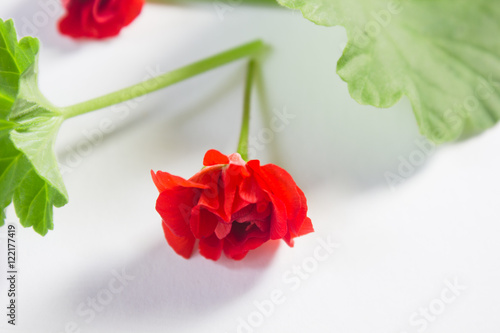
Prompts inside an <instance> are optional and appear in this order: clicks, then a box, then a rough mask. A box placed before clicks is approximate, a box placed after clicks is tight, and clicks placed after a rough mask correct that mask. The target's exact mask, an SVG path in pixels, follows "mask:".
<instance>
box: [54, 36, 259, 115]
mask: <svg viewBox="0 0 500 333" xmlns="http://www.w3.org/2000/svg"><path fill="white" fill-rule="evenodd" d="M263 47H264V43H263V42H262V41H260V40H256V41H253V42H250V43H247V44H244V45H241V46H239V47H236V48H234V49H231V50H228V51H225V52H222V53H219V54H217V55H215V56H212V57H209V58H207V59H204V60H201V61H198V62H195V63H193V64H191V65H187V66H185V67H182V68H179V69H176V70H173V71H171V72H169V73H165V74H163V75H160V76H157V77H155V78H152V79H149V80H146V81H144V82H141V83H139V84H136V85H133V86H130V87H128V88H124V89H121V90H118V91H116V92H113V93H110V94H107V95H104V96H101V97H97V98H95V99H92V100H90V101H86V102H83V103H79V104H76V105H72V106H68V107H64V108H61V111H62V112H63V116H64V118H65V119H68V118H72V117H76V116H78V115H81V114H84V113H88V112H91V111H95V110H99V109H102V108H105V107H108V106H112V105H115V104H118V103H122V102H125V101H128V100H130V99H134V98H137V97H140V96H142V95H146V94H149V93H151V92H154V91H156V90H159V89H161V88H165V87H168V86H170V85H172V84H174V83H177V82H180V81H183V80H186V79H188V78H191V77H193V76H196V75H198V74H201V73H204V72H207V71H209V70H211V69H214V68H217V67H220V66H223V65H226V64H228V63H230V62H233V61H235V60H238V59H241V58H244V57H247V56H254V55H256V54H257V53H258V52H259V51H260V50H262V49H263Z"/></svg>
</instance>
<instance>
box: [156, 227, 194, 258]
mask: <svg viewBox="0 0 500 333" xmlns="http://www.w3.org/2000/svg"><path fill="white" fill-rule="evenodd" d="M162 226H163V232H164V233H165V238H166V240H167V242H168V245H170V246H171V247H172V248H173V249H174V251H175V252H176V253H177V254H179V255H181V256H183V257H184V258H186V259H189V258H190V257H191V254H192V253H193V247H194V242H195V238H194V237H193V235H188V236H186V237H179V236H177V235H175V234H174V233H173V232H172V231H171V230H170V229H169V227H168V226H167V224H166V223H165V222H163V223H162Z"/></svg>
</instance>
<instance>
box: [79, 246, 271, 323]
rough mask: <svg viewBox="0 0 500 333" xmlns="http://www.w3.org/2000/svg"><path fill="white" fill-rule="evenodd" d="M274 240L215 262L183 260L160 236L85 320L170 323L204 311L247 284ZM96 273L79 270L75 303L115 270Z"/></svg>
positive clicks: (227, 300) (252, 280) (105, 282)
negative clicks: (121, 284)
mask: <svg viewBox="0 0 500 333" xmlns="http://www.w3.org/2000/svg"><path fill="white" fill-rule="evenodd" d="M278 246H279V243H278V242H269V243H268V244H265V245H264V246H262V247H261V248H259V249H256V250H254V251H253V252H252V251H251V252H250V253H249V255H248V256H247V257H246V258H244V259H243V260H241V261H233V260H229V259H227V258H221V259H220V260H219V261H217V262H214V261H212V260H207V259H205V258H203V257H201V256H200V255H195V256H193V257H192V258H191V259H189V260H186V259H184V258H182V257H180V256H178V255H177V254H175V253H174V251H173V250H172V249H171V248H170V247H169V246H168V245H167V243H166V242H165V241H162V242H161V243H158V244H156V245H154V246H153V247H151V248H150V249H149V250H147V251H145V252H144V253H143V254H142V255H141V256H140V257H138V258H136V259H135V261H133V262H131V263H128V264H126V269H125V272H126V274H128V275H130V276H132V277H133V280H132V281H130V282H129V283H128V285H127V286H125V288H124V289H123V291H121V292H120V293H118V294H116V295H115V298H114V299H113V301H112V302H111V303H110V304H108V305H106V306H105V307H104V309H103V310H102V311H101V312H100V313H99V314H98V315H97V316H96V318H95V320H93V321H92V322H90V323H89V325H91V326H94V325H95V326H96V327H100V326H101V325H102V323H109V322H115V321H119V322H121V323H124V322H125V323H126V322H127V321H131V320H133V321H134V324H136V322H141V321H148V320H149V319H150V318H157V320H161V321H162V322H165V323H169V325H172V324H173V323H174V322H182V321H183V320H185V319H186V318H193V315H196V316H204V315H209V314H210V313H211V312H213V311H215V310H216V309H218V308H220V307H222V306H224V305H225V304H227V303H230V302H231V301H232V300H234V299H236V298H238V297H240V296H241V295H244V294H245V293H246V292H248V291H249V290H250V289H252V287H253V286H254V285H256V284H257V283H258V281H259V279H260V277H261V276H262V274H263V273H264V272H265V270H266V269H267V267H268V266H269V265H270V264H271V262H272V259H273V257H274V255H275V253H276V250H277V248H278ZM117 271H118V270H117ZM100 274H101V276H97V277H96V276H95V275H94V276H82V278H81V281H80V283H81V286H82V288H81V293H80V294H78V295H74V296H73V297H74V299H75V302H74V303H75V306H77V305H78V304H79V303H80V302H82V300H86V299H87V298H88V297H96V295H99V293H100V292H101V291H102V290H103V288H104V289H105V288H106V287H107V285H108V283H109V280H111V279H113V276H114V275H112V274H110V273H109V272H101V273H100ZM97 297H99V296H97ZM158 318H160V319H158Z"/></svg>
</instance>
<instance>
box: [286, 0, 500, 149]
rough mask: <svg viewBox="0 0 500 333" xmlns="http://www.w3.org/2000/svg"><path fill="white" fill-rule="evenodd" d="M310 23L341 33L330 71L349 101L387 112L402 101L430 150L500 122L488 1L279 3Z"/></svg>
mask: <svg viewBox="0 0 500 333" xmlns="http://www.w3.org/2000/svg"><path fill="white" fill-rule="evenodd" d="M278 1H279V2H280V3H281V4H282V5H284V6H287V7H289V8H292V9H300V10H301V11H302V13H303V15H304V16H305V17H306V18H308V19H309V20H311V21H313V22H315V23H317V24H321V25H327V26H333V25H342V26H344V27H345V28H346V31H347V36H348V38H349V42H348V44H347V47H346V48H345V50H344V53H343V55H342V57H341V58H340V60H339V61H338V64H337V73H338V74H339V75H340V77H341V78H342V79H343V80H344V81H346V82H347V83H348V87H349V92H350V94H351V96H352V97H353V98H354V99H355V100H356V101H358V102H359V103H362V104H370V105H374V106H377V107H389V106H392V105H393V104H395V103H396V102H397V101H398V100H399V99H400V98H401V96H402V95H406V96H407V97H408V98H409V100H410V101H411V104H412V106H413V111H414V113H415V116H416V119H417V122H418V124H419V126H420V130H421V132H422V133H423V134H424V135H426V136H427V137H428V138H429V139H431V140H433V141H435V142H444V141H451V140H454V139H457V138H459V137H461V136H468V135H472V134H476V133H478V132H480V131H483V130H484V129H487V128H489V127H491V126H493V125H494V124H495V123H496V122H497V121H498V120H499V118H500V39H499V38H498V36H500V5H499V3H498V2H497V1H492V0H475V1H470V0H405V1H391V0H390V1H382V0H278Z"/></svg>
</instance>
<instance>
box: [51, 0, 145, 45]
mask: <svg viewBox="0 0 500 333" xmlns="http://www.w3.org/2000/svg"><path fill="white" fill-rule="evenodd" d="M63 5H64V7H65V8H66V11H67V13H66V16H64V17H63V18H62V19H61V20H60V21H59V31H61V33H63V34H65V35H68V36H71V37H74V38H81V37H89V38H106V37H111V36H116V35H118V33H119V32H120V30H121V29H122V28H123V27H124V26H127V25H128V24H130V22H132V21H133V20H134V19H135V18H136V17H137V16H138V15H139V13H140V12H141V9H142V6H143V5H144V0H63Z"/></svg>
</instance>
